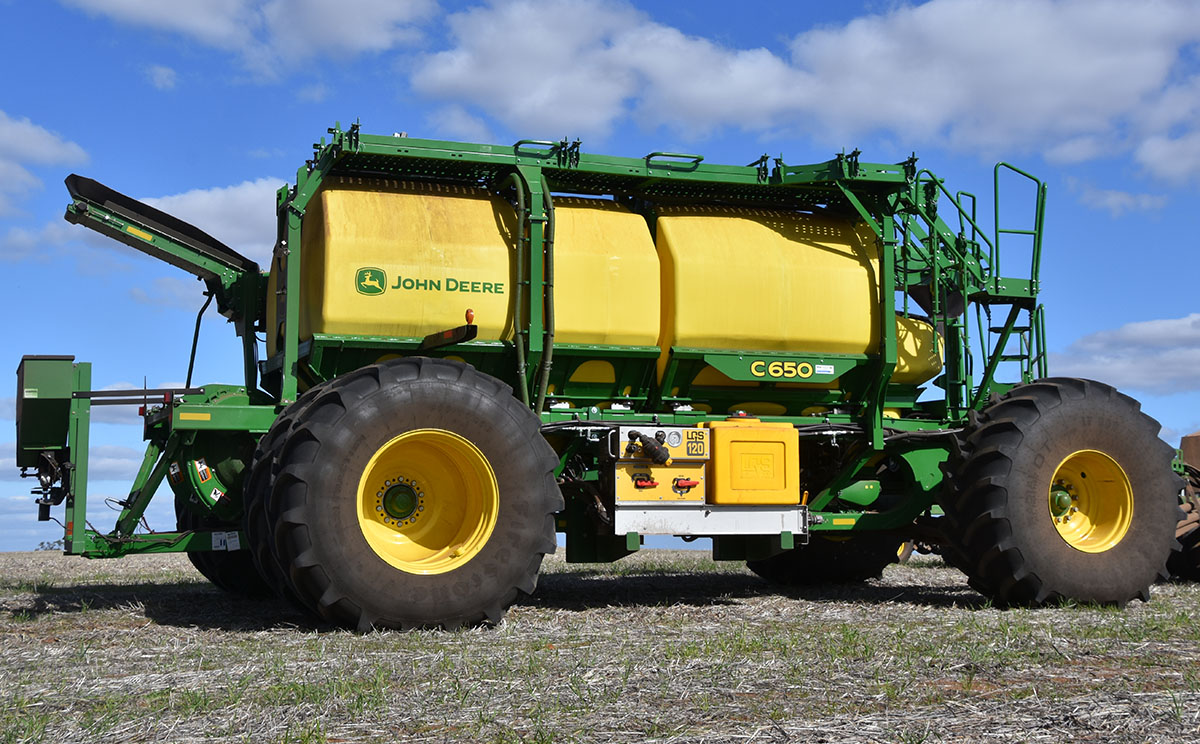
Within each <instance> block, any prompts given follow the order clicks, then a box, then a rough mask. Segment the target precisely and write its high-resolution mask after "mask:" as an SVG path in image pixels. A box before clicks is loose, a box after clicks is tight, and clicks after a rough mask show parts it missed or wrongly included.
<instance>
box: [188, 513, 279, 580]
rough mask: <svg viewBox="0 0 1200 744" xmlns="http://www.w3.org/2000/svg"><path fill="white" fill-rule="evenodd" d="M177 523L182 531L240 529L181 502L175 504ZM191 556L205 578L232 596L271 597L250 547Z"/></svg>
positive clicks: (199, 553) (197, 551) (189, 556)
mask: <svg viewBox="0 0 1200 744" xmlns="http://www.w3.org/2000/svg"><path fill="white" fill-rule="evenodd" d="M175 524H176V528H177V529H178V530H179V531H180V532H184V531H196V532H201V531H210V530H222V531H226V532H231V531H233V530H236V529H237V525H233V524H227V523H224V522H220V521H218V520H216V519H212V518H210V517H204V516H201V515H199V514H196V513H195V512H193V511H192V510H191V509H188V508H187V506H186V505H185V504H183V503H180V501H179V500H178V499H176V501H175ZM187 557H188V560H189V561H191V562H192V565H193V566H195V567H196V570H197V571H199V572H200V573H201V575H203V576H204V578H206V579H208V580H209V581H210V582H212V584H213V585H214V586H216V587H217V588H219V589H223V590H225V591H227V592H229V593H230V594H235V595H237V596H240V597H253V598H260V597H267V596H270V595H271V588H270V587H269V586H268V584H267V582H266V581H265V580H264V579H263V577H262V574H260V573H259V572H258V568H257V567H256V566H255V565H254V557H253V555H251V552H250V550H248V549H247V548H246V547H243V548H242V549H241V550H233V551H223V550H220V551H217V550H195V551H188V554H187Z"/></svg>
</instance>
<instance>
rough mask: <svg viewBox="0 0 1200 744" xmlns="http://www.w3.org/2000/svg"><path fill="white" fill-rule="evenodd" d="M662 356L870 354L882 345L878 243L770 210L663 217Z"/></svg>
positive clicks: (839, 226)
mask: <svg viewBox="0 0 1200 744" xmlns="http://www.w3.org/2000/svg"><path fill="white" fill-rule="evenodd" d="M657 230H658V239H657V245H658V253H659V258H660V260H661V261H662V264H663V271H662V297H663V305H664V307H665V308H666V309H667V311H666V312H665V313H664V314H663V329H662V336H661V337H660V346H662V348H663V350H664V356H663V359H662V360H661V361H660V372H661V368H662V367H664V366H665V365H666V354H665V352H666V350H667V349H669V348H670V347H671V346H680V347H686V348H704V349H752V350H761V351H814V352H825V353H842V354H863V353H868V352H872V351H875V350H876V347H877V346H878V344H879V322H878V315H879V287H878V274H879V257H878V253H877V249H876V244H875V237H874V235H873V234H872V233H870V231H868V230H867V229H866V228H865V227H862V228H856V227H855V226H854V225H852V224H851V223H849V222H847V221H844V220H831V219H826V218H823V217H816V216H812V215H799V214H790V213H783V212H773V211H766V210H752V209H734V208H725V207H668V208H664V209H662V210H660V211H659V217H658V223H657Z"/></svg>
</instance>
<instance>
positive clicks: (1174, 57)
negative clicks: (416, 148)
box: [0, 0, 1200, 550]
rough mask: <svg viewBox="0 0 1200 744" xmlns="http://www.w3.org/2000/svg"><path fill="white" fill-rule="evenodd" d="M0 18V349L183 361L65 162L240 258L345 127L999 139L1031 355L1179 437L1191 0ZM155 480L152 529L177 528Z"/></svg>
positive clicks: (1191, 316) (618, 149) (130, 454)
mask: <svg viewBox="0 0 1200 744" xmlns="http://www.w3.org/2000/svg"><path fill="white" fill-rule="evenodd" d="M0 13H2V14H3V19H4V21H5V22H4V23H3V24H0V50H2V51H0V55H3V62H4V69H5V70H6V74H5V80H4V83H3V86H2V87H0V271H3V273H4V275H5V277H6V279H7V284H8V290H7V291H6V292H4V293H3V294H2V297H3V300H2V302H3V307H2V308H0V309H2V311H3V317H4V318H6V320H5V321H4V322H3V325H2V334H3V336H2V338H0V341H2V343H0V370H5V369H7V370H10V371H15V370H16V367H17V363H18V361H19V359H20V356H21V354H26V353H29V354H33V353H37V354H74V355H76V357H77V358H78V359H79V360H86V361H91V362H92V363H93V365H94V367H93V375H94V385H95V387H122V386H130V385H141V383H142V381H143V380H145V381H147V382H148V384H149V385H150V386H152V387H153V386H157V385H167V384H179V383H181V382H182V381H183V378H184V376H185V374H186V367H187V354H188V348H189V345H190V341H191V326H192V322H193V318H194V315H195V312H196V310H197V309H198V308H199V305H200V302H201V300H202V298H201V296H200V290H201V285H199V284H198V283H197V282H196V281H195V280H193V279H192V278H191V277H190V276H188V275H186V274H184V273H182V272H180V271H178V270H175V269H172V268H171V267H170V266H168V265H167V264H164V263H161V262H157V261H154V260H152V259H149V258H147V257H144V256H141V255H140V254H137V253H136V252H134V251H132V250H130V249H127V248H125V247H124V246H121V245H119V244H117V243H115V242H113V241H110V240H107V239H105V238H101V237H99V236H97V235H94V234H91V233H89V232H88V231H86V230H84V229H83V228H77V227H75V226H72V225H68V224H67V223H66V222H64V221H63V220H62V212H63V208H64V206H65V205H66V203H67V194H66V191H65V189H64V188H63V187H62V186H61V183H62V179H63V178H64V177H65V176H66V175H67V174H68V173H71V172H78V173H82V174H84V175H87V176H90V177H92V178H95V179H97V180H99V181H101V182H103V183H105V184H107V185H109V186H111V187H113V188H115V189H117V190H119V191H122V192H125V193H127V194H129V195H131V196H134V197H137V198H140V199H145V200H148V201H151V202H152V203H155V204H156V205H158V206H160V207H161V208H163V209H165V210H167V211H169V212H172V213H174V214H176V215H178V216H180V217H182V218H184V219H187V220H189V221H191V222H193V223H194V224H196V225H197V226H199V227H200V228H202V229H204V230H206V231H208V232H210V233H212V234H213V235H215V236H217V237H218V238H220V239H222V240H224V241H225V242H226V243H228V244H229V245H231V246H233V247H234V248H236V249H238V250H240V251H241V252H243V253H245V254H247V255H250V256H252V257H255V258H258V259H259V260H260V261H261V260H262V259H263V257H264V256H265V255H266V253H267V251H268V250H269V247H270V245H271V243H272V241H273V238H274V192H275V189H276V188H277V187H278V186H279V185H282V184H283V183H285V182H287V181H288V180H290V179H292V178H294V175H295V171H296V168H297V167H298V166H300V165H302V164H303V162H304V159H305V158H306V157H307V156H308V155H309V153H310V147H311V145H312V143H313V142H315V141H316V140H317V139H318V138H320V137H321V135H322V134H323V133H324V132H325V129H326V128H327V127H329V126H331V125H332V124H333V122H334V121H341V122H342V123H343V124H345V123H348V122H350V121H353V120H354V119H356V118H357V119H360V120H361V122H362V124H363V128H364V130H365V131H368V132H372V133H383V134H387V133H392V132H401V131H403V132H407V133H409V134H410V135H414V136H427V137H434V138H441V139H464V140H469V141H491V142H499V143H508V142H513V141H515V140H517V139H521V138H555V139H558V138H561V137H564V136H569V137H580V138H582V140H583V147H584V149H585V150H587V151H592V152H603V153H608V154H616V155H627V156H641V155H644V154H645V153H647V152H650V151H652V150H675V151H686V152H699V153H703V154H704V155H705V156H706V157H707V158H708V160H709V161H710V162H727V163H736V164H744V163H748V162H750V161H751V160H754V159H756V158H757V157H758V156H759V155H761V154H762V153H764V152H768V153H770V154H772V155H773V156H774V155H780V154H781V155H782V156H783V157H784V159H785V160H786V161H787V162H789V163H805V162H818V161H823V160H827V159H829V157H831V156H832V155H833V154H834V153H835V152H837V151H840V150H842V149H846V150H850V149H852V148H855V147H858V148H860V149H861V150H862V151H863V153H864V154H863V158H864V160H870V161H879V162H896V161H899V160H901V159H903V158H905V157H907V156H908V155H909V153H911V152H914V151H915V152H916V153H917V155H918V156H919V157H920V158H921V164H922V165H923V166H925V167H928V168H930V169H932V170H933V171H934V172H936V173H938V174H939V175H940V176H943V177H945V178H946V179H947V183H948V185H949V187H950V188H951V189H954V190H957V189H965V190H968V191H972V192H975V193H977V194H979V195H980V196H981V197H982V201H983V202H984V203H985V204H986V203H988V199H987V197H986V195H988V194H990V192H991V166H992V164H993V163H994V162H995V161H996V160H1000V159H1003V160H1008V161H1011V162H1013V163H1016V164H1019V165H1021V166H1022V167H1024V168H1025V169H1027V170H1030V171H1032V172H1034V173H1035V174H1038V175H1039V176H1041V177H1043V178H1044V179H1045V180H1046V182H1047V183H1048V185H1049V194H1050V195H1049V206H1048V216H1047V236H1046V240H1045V257H1044V262H1043V269H1042V279H1043V286H1044V288H1045V290H1044V293H1043V300H1044V302H1045V304H1046V308H1047V317H1048V325H1049V343H1050V348H1051V351H1052V352H1053V356H1052V358H1051V372H1052V373H1054V374H1070V375H1078V376H1087V377H1092V378H1095V379H1100V380H1105V381H1108V382H1111V383H1113V384H1116V385H1117V386H1119V387H1120V388H1121V389H1122V390H1124V391H1126V392H1128V393H1130V394H1132V395H1134V396H1136V397H1138V398H1139V399H1140V400H1142V401H1143V407H1144V409H1145V410H1146V411H1148V412H1149V413H1150V414H1151V415H1153V416H1154V417H1156V418H1157V419H1158V420H1159V421H1161V422H1162V423H1163V425H1164V437H1165V438H1166V439H1167V440H1168V441H1170V442H1172V443H1173V444H1174V443H1176V442H1177V440H1178V437H1179V436H1180V435H1181V434H1185V433H1188V432H1190V431H1193V430H1196V429H1200V393H1198V392H1197V391H1198V390H1200V375H1197V374H1196V369H1197V367H1198V366H1200V308H1197V306H1196V303H1195V301H1194V299H1193V298H1194V296H1195V289H1194V285H1195V283H1196V275H1197V273H1198V272H1197V271H1196V269H1197V263H1198V260H1197V238H1196V232H1195V231H1194V229H1193V228H1194V224H1195V217H1194V210H1195V208H1194V203H1195V200H1196V196H1197V184H1198V183H1200V178H1198V176H1197V175H1196V174H1198V173H1200V8H1198V6H1197V5H1196V3H1195V2H1192V1H1190V0H1183V1H1180V2H1171V1H1167V0H1163V1H1161V2H1150V1H1148V2H1140V3H1136V4H1130V3H1126V2H1106V1H1104V0H1095V1H1091V2H1052V1H1051V0H1014V1H1012V2H987V1H985V0H933V1H932V2H927V3H903V2H862V3H828V2H787V3H775V2H764V1H756V0H743V1H742V2H739V3H736V4H730V3H728V2H707V1H703V2H699V1H692V2H686V3H679V2H652V1H645V2H634V3H627V2H603V3H602V2H596V1H592V0H562V1H559V2H521V1H507V0H496V1H495V2H437V1H436V0H412V1H411V2H392V1H388V0H341V1H340V2H337V3H328V2H319V1H318V0H265V1H264V0H192V1H191V2H188V3H164V2H160V1H159V0H62V2H57V3H56V2H49V1H46V2H18V1H17V0H0ZM1020 206H1021V207H1022V208H1024V206H1025V205H1024V203H1021V204H1020ZM985 211H990V210H985ZM989 223H990V217H989ZM237 355H238V347H237V345H236V343H235V340H234V336H233V333H232V329H231V328H228V327H226V326H225V324H224V322H223V320H222V319H221V318H219V317H217V316H215V315H214V316H213V317H210V318H208V319H207V320H206V326H205V331H204V333H203V334H202V337H201V342H200V356H199V360H198V362H197V369H196V379H197V380H198V381H201V382H235V381H236V380H237V377H238V369H239V366H238V362H237ZM10 380H15V378H10ZM14 388H15V381H14V382H10V387H9V392H8V393H4V392H3V391H2V389H0V427H4V426H8V427H9V428H8V432H9V433H8V434H7V435H5V434H3V433H0V550H17V549H29V548H32V547H34V546H36V545H37V543H38V542H39V541H41V540H50V539H55V538H57V537H60V536H61V531H60V530H59V528H58V527H57V526H55V525H52V524H50V525H46V524H41V525H39V524H38V523H37V522H36V521H35V508H34V506H33V504H32V501H31V498H30V496H29V495H28V482H27V481H26V482H22V481H20V480H19V479H17V477H16V473H17V471H16V469H15V467H13V466H12V463H13V439H14V435H13V429H12V428H11V427H12V424H11V421H12V419H13V407H14V398H13V397H12V390H13V389H14ZM98 419H99V420H98V421H97V422H96V423H95V425H94V429H93V441H94V442H95V443H96V447H95V448H94V449H93V453H92V458H93V459H92V463H93V465H92V467H93V471H92V472H93V475H94V479H93V482H92V484H91V489H92V493H93V494H94V496H95V497H97V498H95V499H94V501H93V504H94V505H95V506H94V510H93V512H92V514H91V518H92V521H93V523H94V524H95V526H96V527H97V528H98V529H102V530H105V531H106V530H108V529H109V528H110V527H111V524H112V521H113V517H112V515H110V514H108V513H107V510H106V509H104V507H103V505H101V504H100V498H98V497H100V496H108V497H121V496H123V495H124V489H127V488H128V484H129V481H130V480H132V476H133V474H134V472H135V471H136V469H137V465H138V462H139V460H140V445H141V442H140V427H139V426H138V424H137V420H136V417H132V416H131V415H130V412H124V413H121V412H119V411H116V410H114V409H107V410H105V411H104V413H103V414H101V415H100V416H98ZM5 422H8V423H7V424H6V423H5ZM2 431H3V428H0V432H2ZM169 502H170V499H169V497H168V496H167V494H165V493H164V494H163V497H160V499H159V502H158V505H157V506H156V507H155V508H154V509H152V511H151V513H150V514H149V519H150V523H151V525H152V526H153V527H155V528H157V529H168V528H170V527H171V526H172V525H171V522H172V516H171V513H170V504H169Z"/></svg>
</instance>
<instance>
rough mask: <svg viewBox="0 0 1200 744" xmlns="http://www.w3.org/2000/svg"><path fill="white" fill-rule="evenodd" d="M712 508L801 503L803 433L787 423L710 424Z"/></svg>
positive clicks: (742, 420)
mask: <svg viewBox="0 0 1200 744" xmlns="http://www.w3.org/2000/svg"><path fill="white" fill-rule="evenodd" d="M705 426H707V427H708V428H709V429H710V430H711V432H712V458H711V459H710V460H709V478H708V501H709V503H711V504H799V503H800V435H799V433H797V431H796V428H795V427H794V426H792V425H791V424H787V423H764V422H762V421H759V420H758V419H754V418H734V419H728V420H726V421H709V422H707V423H706V424H705Z"/></svg>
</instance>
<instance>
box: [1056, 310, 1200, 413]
mask: <svg viewBox="0 0 1200 744" xmlns="http://www.w3.org/2000/svg"><path fill="white" fill-rule="evenodd" d="M1050 369H1051V371H1052V372H1053V373H1054V374H1056V375H1068V376H1072V377H1088V378H1091V379H1096V380H1103V381H1105V382H1110V383H1112V384H1114V385H1116V386H1118V387H1121V388H1131V389H1136V390H1144V391H1147V392H1150V393H1156V394H1168V393H1180V392H1187V391H1192V390H1200V313H1192V314H1191V315H1187V316H1185V317H1182V318H1165V319H1160V320H1145V321H1138V322H1134V323H1126V324H1125V325H1123V326H1121V327H1120V328H1115V329H1110V330H1105V331H1099V332H1097V333H1092V334H1089V335H1087V336H1084V337H1083V338H1080V339H1078V340H1077V341H1075V342H1074V343H1072V344H1071V345H1070V346H1069V347H1067V349H1066V350H1065V351H1064V352H1062V353H1057V354H1051V355H1050Z"/></svg>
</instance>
